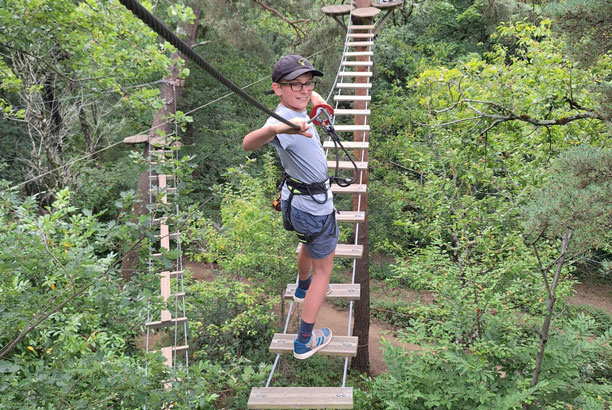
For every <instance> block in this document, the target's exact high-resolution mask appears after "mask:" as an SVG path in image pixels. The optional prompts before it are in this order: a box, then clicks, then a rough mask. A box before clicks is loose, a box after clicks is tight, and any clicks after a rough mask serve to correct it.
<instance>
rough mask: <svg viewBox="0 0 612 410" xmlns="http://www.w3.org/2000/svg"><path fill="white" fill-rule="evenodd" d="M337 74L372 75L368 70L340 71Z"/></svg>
mask: <svg viewBox="0 0 612 410" xmlns="http://www.w3.org/2000/svg"><path fill="white" fill-rule="evenodd" d="M338 75H339V76H340V77H372V73H371V72H369V71H341V72H340V73H339V74H338Z"/></svg>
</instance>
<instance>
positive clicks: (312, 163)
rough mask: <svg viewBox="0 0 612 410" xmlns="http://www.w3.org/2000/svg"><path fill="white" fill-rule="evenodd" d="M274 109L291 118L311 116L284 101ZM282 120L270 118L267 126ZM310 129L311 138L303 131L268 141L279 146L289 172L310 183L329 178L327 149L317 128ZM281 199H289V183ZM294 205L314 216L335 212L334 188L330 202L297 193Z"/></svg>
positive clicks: (275, 146) (329, 195) (322, 196)
mask: <svg viewBox="0 0 612 410" xmlns="http://www.w3.org/2000/svg"><path fill="white" fill-rule="evenodd" d="M274 112H276V113H277V114H278V115H280V116H281V117H283V118H286V119H288V120H292V119H294V118H304V119H308V118H309V117H308V114H306V111H305V110H304V111H301V112H300V111H293V110H291V109H289V108H287V107H285V106H284V105H282V104H279V105H278V107H276V110H274ZM279 122H280V121H278V120H277V119H276V118H273V117H270V118H268V120H267V121H266V123H265V125H264V127H266V126H268V125H274V124H278V123H279ZM310 132H311V133H312V138H308V137H305V136H303V135H300V134H278V135H276V137H274V139H273V140H272V141H270V142H269V144H270V145H272V146H273V147H274V148H276V151H277V152H278V156H279V157H280V160H281V163H282V164H283V167H284V168H285V171H286V172H287V174H289V175H291V176H292V177H294V178H297V179H299V180H300V181H302V182H305V183H307V184H312V183H314V182H322V181H326V180H327V179H328V176H327V160H326V158H325V152H324V151H323V146H322V145H321V139H320V138H319V134H318V133H317V129H316V127H315V126H314V125H312V124H311V126H310ZM328 186H329V184H328ZM281 198H282V199H284V200H287V199H289V190H288V189H287V186H286V185H283V189H282V191H281ZM315 198H316V199H317V200H318V201H319V202H322V201H323V200H325V194H318V195H315ZM291 204H292V205H293V206H295V207H296V208H297V209H299V210H301V211H304V212H308V213H309V214H311V215H329V214H330V213H332V212H333V211H334V202H333V197H332V193H331V188H328V190H327V201H326V202H325V203H324V204H318V203H316V202H315V201H313V199H312V198H311V197H310V195H294V196H293V200H292V202H291Z"/></svg>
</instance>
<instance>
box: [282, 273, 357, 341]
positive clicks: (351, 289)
mask: <svg viewBox="0 0 612 410" xmlns="http://www.w3.org/2000/svg"><path fill="white" fill-rule="evenodd" d="M296 286H297V285H296V284H295V283H292V284H289V285H287V288H286V289H285V295H284V297H285V299H291V298H293V294H294V293H295V288H296ZM329 287H330V288H331V293H330V294H329V295H327V296H325V297H326V298H330V299H346V300H359V296H360V295H361V286H360V285H359V284H358V283H355V284H352V283H330V284H329ZM335 337H336V336H334V338H335ZM332 340H333V339H332Z"/></svg>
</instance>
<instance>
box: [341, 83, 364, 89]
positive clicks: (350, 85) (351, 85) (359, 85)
mask: <svg viewBox="0 0 612 410" xmlns="http://www.w3.org/2000/svg"><path fill="white" fill-rule="evenodd" d="M336 88H372V84H371V83H338V84H336Z"/></svg>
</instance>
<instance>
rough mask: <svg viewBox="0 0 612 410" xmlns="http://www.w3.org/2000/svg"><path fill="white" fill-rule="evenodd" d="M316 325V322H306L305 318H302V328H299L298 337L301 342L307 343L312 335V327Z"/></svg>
mask: <svg viewBox="0 0 612 410" xmlns="http://www.w3.org/2000/svg"><path fill="white" fill-rule="evenodd" d="M313 327H314V323H306V322H304V320H302V319H300V329H299V330H298V338H297V341H298V342H300V343H306V342H308V340H309V339H310V335H312V328H313Z"/></svg>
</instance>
